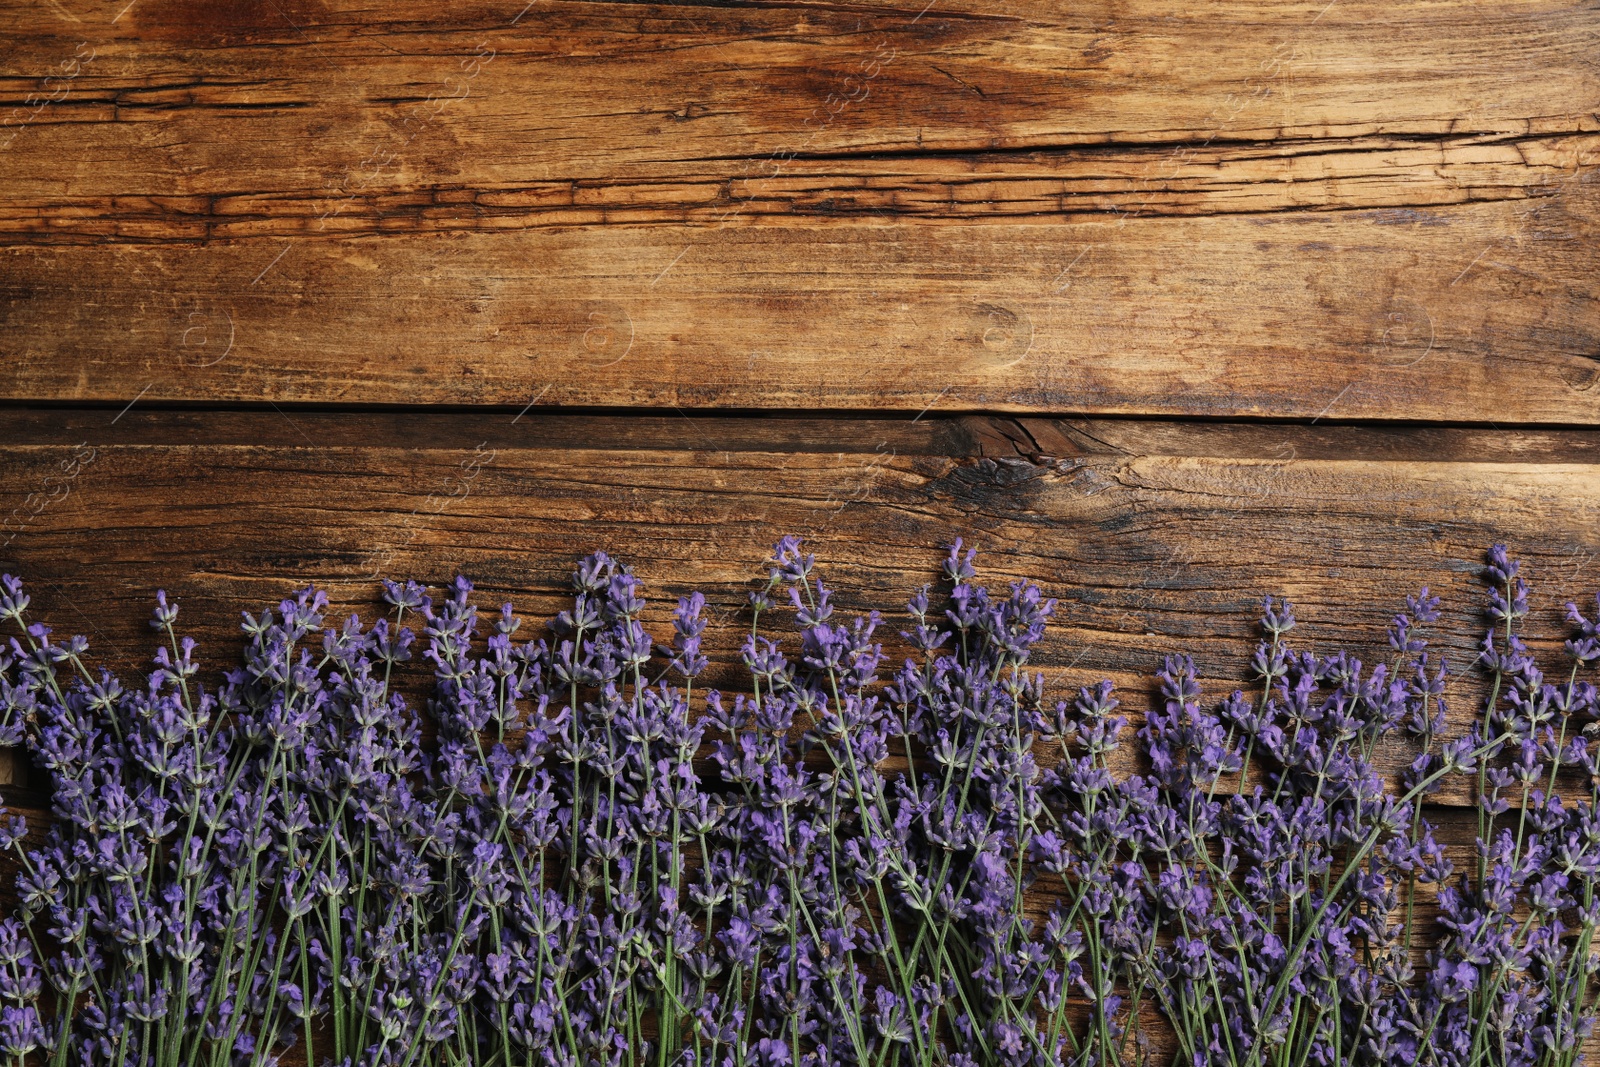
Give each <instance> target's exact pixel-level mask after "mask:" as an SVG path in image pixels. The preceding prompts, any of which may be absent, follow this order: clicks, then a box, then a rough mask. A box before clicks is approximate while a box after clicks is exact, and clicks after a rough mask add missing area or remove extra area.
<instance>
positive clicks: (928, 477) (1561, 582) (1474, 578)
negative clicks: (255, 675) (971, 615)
mask: <svg viewBox="0 0 1600 1067" xmlns="http://www.w3.org/2000/svg"><path fill="white" fill-rule="evenodd" d="M112 420H113V413H110V412H101V411H92V412H82V411H80V412H66V413H62V412H56V413H52V414H50V415H49V416H41V415H40V414H38V413H26V412H18V413H6V414H5V416H4V425H5V429H6V432H7V433H9V434H10V435H11V440H12V442H13V443H12V444H11V446H10V447H9V448H7V449H6V450H4V452H3V453H0V486H4V487H5V488H4V491H3V492H4V496H3V498H0V504H4V512H0V514H10V515H13V516H17V518H14V519H13V520H12V521H11V528H10V529H9V530H8V531H7V534H6V536H5V537H4V538H3V540H5V541H6V544H5V547H4V548H3V549H0V567H3V568H4V569H5V570H7V571H10V572H13V573H18V574H20V575H22V576H23V577H24V578H26V579H27V580H28V581H29V582H30V583H31V587H32V589H33V590H34V592H35V593H36V595H37V600H36V605H37V610H38V611H40V612H41V613H42V614H43V615H45V616H46V617H48V618H49V619H50V621H51V622H52V624H53V625H55V626H57V627H58V628H60V629H62V630H70V631H73V632H83V633H85V635H86V636H88V637H89V638H90V639H91V641H92V642H93V643H94V644H95V646H96V647H97V648H98V649H99V654H100V655H102V656H103V657H104V659H105V661H106V662H109V663H111V664H113V665H115V666H118V667H121V668H123V669H127V668H130V667H133V666H136V665H137V664H139V663H140V662H143V661H144V660H145V659H146V657H147V656H148V655H149V654H150V652H151V651H152V649H151V647H150V643H149V641H150V639H149V634H148V630H147V627H146V625H145V619H146V617H147V613H148V608H149V605H150V603H151V599H152V597H153V595H154V592H155V590H156V589H157V588H164V589H166V590H167V591H168V592H169V593H170V594H172V595H174V596H176V597H177V598H179V599H180V600H181V602H182V603H183V604H184V606H185V607H184V611H185V614H184V617H183V618H184V623H185V626H186V628H187V629H188V630H189V631H190V632H192V633H194V634H195V635H196V636H197V637H198V638H199V639H200V640H201V642H202V646H203V647H204V648H205V649H206V650H207V651H208V655H210V656H214V657H217V658H216V659H213V660H212V661H211V663H210V666H211V667H213V668H216V667H220V666H224V665H227V661H229V660H231V659H232V658H233V657H235V656H236V655H237V649H238V646H239V637H238V630H237V625H238V618H239V616H238V612H239V611H240V610H242V609H252V610H259V609H260V608H261V607H263V606H266V605H268V604H272V603H276V601H277V600H279V599H281V598H282V597H283V596H285V595H287V594H288V593H289V592H290V591H291V590H293V589H295V588H298V587H300V586H303V585H305V584H307V583H317V584H319V585H322V586H325V587H327V588H328V589H329V590H330V593H331V595H332V597H333V601H334V604H335V611H336V612H338V613H342V612H346V611H350V610H361V611H365V612H368V613H370V612H371V611H372V609H373V608H374V607H375V604H376V593H377V580H376V579H377V576H378V575H384V576H399V577H415V578H418V579H420V580H424V581H427V582H429V583H432V584H434V585H439V584H442V583H443V582H445V581H448V580H449V579H450V578H451V577H452V576H453V575H454V574H456V573H458V572H461V573H465V574H467V575H469V576H470V577H472V578H473V579H474V580H475V581H476V582H477V583H478V585H479V590H480V596H481V597H482V600H483V602H484V603H486V604H489V605H498V604H499V603H501V602H502V601H504V600H510V601H512V602H513V603H514V604H515V606H516V607H517V609H518V610H519V612H521V613H523V614H524V615H525V616H526V617H529V618H531V619H534V620H542V619H545V618H548V617H549V616H550V615H552V614H554V613H555V611H557V610H559V607H560V602H561V599H562V597H563V595H565V594H564V593H563V589H564V588H565V587H566V578H567V575H568V574H569V573H570V570H571V567H572V564H573V563H574V561H575V560H576V558H577V557H578V556H579V555H581V554H583V553H586V552H589V551H593V550H595V549H604V550H607V551H610V552H612V553H614V554H616V555H618V556H619V557H621V558H622V559H624V560H625V561H626V562H628V563H629V564H630V565H631V566H632V567H633V568H634V569H635V571H636V572H637V573H638V574H640V575H641V576H642V577H643V579H644V580H645V582H646V583H647V587H648V589H649V591H650V592H651V594H652V595H653V596H655V597H656V598H657V599H656V602H655V605H654V608H653V614H652V615H651V616H649V618H650V620H651V624H652V625H654V626H656V627H657V628H658V629H660V628H661V627H663V626H664V625H665V623H666V619H667V612H668V609H669V608H670V606H671V604H672V603H673V602H674V601H675V597H676V596H677V595H680V594H682V593H685V592H688V591H689V590H691V589H694V588H699V589H701V590H703V591H704V592H705V593H706V594H707V596H708V598H709V600H710V602H711V605H712V610H713V612H714V613H715V621H714V622H713V624H712V626H711V628H710V630H709V632H708V637H707V645H708V648H709V650H710V651H711V652H712V653H713V658H714V661H715V663H716V665H717V668H716V669H717V670H718V671H720V672H721V673H720V674H718V675H717V676H716V677H717V679H718V680H719V681H722V682H725V683H728V684H737V683H738V675H739V672H738V671H736V670H735V669H734V665H735V662H736V650H737V646H738V642H739V640H740V636H739V635H740V633H741V631H742V630H743V628H744V627H745V626H746V625H747V622H746V620H745V618H744V616H743V614H742V612H741V610H740V608H741V605H742V603H743V599H744V596H745V594H746V592H747V591H748V590H749V589H750V588H751V583H752V582H753V581H755V580H757V579H759V578H760V577H761V575H762V573H763V572H762V570H761V565H762V562H763V560H764V559H765V558H766V555H767V552H768V550H769V549H770V547H771V544H772V542H773V541H774V540H775V539H776V538H777V537H778V536H779V535H780V534H783V533H795V534H798V535H801V536H803V537H805V538H806V539H807V540H808V542H809V543H810V544H811V546H812V550H813V551H815V552H816V553H817V556H818V558H819V560H820V561H821V563H822V564H823V566H824V567H825V573H826V574H827V575H828V576H829V579H830V580H831V581H832V583H833V584H834V585H835V586H836V587H837V589H838V592H839V600H840V603H841V604H842V605H844V606H845V607H846V608H848V609H850V610H856V611H863V610H868V609H871V608H878V609H881V610H883V611H884V612H885V613H886V616H887V618H888V620H889V622H888V624H886V626H885V627H884V633H885V636H886V638H887V639H888V640H889V642H890V647H891V649H896V650H898V648H899V646H900V645H901V642H899V641H898V638H897V637H896V633H897V631H898V629H899V628H900V626H902V625H905V621H904V616H903V611H902V606H903V604H904V600H905V598H906V596H907V595H909V593H910V592H912V591H913V590H914V589H916V588H917V587H919V586H921V585H923V584H924V583H927V582H930V581H933V580H934V579H935V578H936V576H937V564H938V559H939V556H940V552H941V548H942V546H944V545H946V544H948V543H950V542H951V541H952V540H953V539H955V538H956V537H964V538H966V539H967V541H968V543H969V544H972V545H975V546H976V547H978V548H980V550H981V556H980V561H981V563H982V567H983V572H984V574H985V575H986V576H987V578H988V579H989V580H990V581H992V582H994V583H996V584H1003V583H1004V582H1007V581H1011V580H1023V579H1031V580H1034V581H1037V582H1039V583H1040V584H1041V585H1042V586H1043V587H1044V589H1045V591H1046V592H1047V594H1048V595H1050V596H1054V597H1057V598H1059V600H1060V607H1059V612H1058V616H1057V621H1056V625H1055V626H1054V627H1053V633H1052V636H1051V637H1050V638H1049V639H1048V640H1047V641H1046V642H1045V644H1044V645H1043V647H1042V649H1041V651H1040V653H1039V655H1038V657H1037V661H1036V662H1037V666H1038V667H1039V669H1041V670H1043V671H1044V672H1045V675H1046V678H1047V681H1048V682H1049V684H1050V686H1051V688H1052V689H1053V690H1055V691H1057V692H1058V693H1059V694H1060V695H1061V696H1063V697H1066V696H1070V695H1071V694H1072V692H1074V691H1075V687H1076V686H1077V685H1080V684H1087V683H1091V682H1093V681H1096V680H1098V679H1099V678H1101V677H1109V678H1112V679H1113V680H1114V681H1116V682H1117V683H1118V685H1119V687H1120V688H1122V689H1123V690H1125V693H1124V697H1125V699H1126V701H1127V704H1128V706H1129V707H1130V708H1131V709H1133V710H1134V711H1135V712H1138V710H1139V709H1140V708H1142V707H1144V706H1147V704H1148V701H1149V700H1150V699H1151V697H1152V695H1153V686H1152V683H1151V680H1150V679H1151V674H1152V672H1153V671H1154V670H1155V668H1156V667H1157V666H1159V664H1160V661H1161V657H1162V656H1163V655H1165V654H1168V653H1174V652H1187V653H1190V654H1192V655H1194V656H1195V658H1196V661H1197V664H1198V666H1199V668H1200V671H1201V674H1202V676H1203V679H1204V681H1205V684H1206V686H1207V688H1208V691H1209V692H1210V693H1212V694H1213V695H1214V696H1215V697H1216V698H1219V699H1220V697H1222V696H1224V695H1226V694H1227V693H1228V692H1229V691H1231V690H1232V689H1234V688H1236V687H1241V686H1244V687H1248V685H1249V684H1250V679H1249V675H1248V672H1247V670H1246V661H1247V659H1248V655H1249V653H1250V650H1251V647H1252V645H1251V643H1252V641H1253V640H1254V634H1255V629H1254V619H1255V616H1256V614H1257V610H1258V605H1259V602H1260V599H1261V598H1262V597H1263V596H1264V595H1267V594H1275V595H1286V596H1289V597H1290V598H1292V599H1293V601H1294V602H1295V603H1296V605H1297V606H1298V609H1299V616H1300V619H1301V621H1302V623H1303V625H1304V629H1303V630H1302V631H1297V635H1300V634H1303V640H1305V641H1306V642H1307V643H1308V644H1307V647H1309V648H1312V649H1317V650H1320V651H1328V650H1330V649H1331V648H1333V647H1336V646H1338V645H1348V646H1351V647H1352V648H1353V649H1354V650H1355V651H1357V652H1358V653H1359V654H1361V655H1363V656H1364V657H1366V658H1367V659H1368V662H1375V661H1376V660H1379V659H1383V658H1385V657H1387V655H1388V652H1387V649H1386V646H1385V645H1384V642H1383V627H1384V625H1385V624H1386V622H1387V620H1388V618H1389V616H1390V614H1392V613H1393V612H1394V611H1395V610H1398V609H1399V608H1400V607H1401V601H1402V600H1403V598H1404V596H1405V595H1406V594H1408V593H1412V592H1415V591H1416V590H1417V589H1418V588H1420V587H1421V586H1423V585H1427V586H1430V587H1431V588H1432V589H1433V590H1434V591H1435V592H1436V593H1439V594H1441V595H1442V596H1443V597H1444V599H1445V614H1444V617H1443V620H1442V621H1441V622H1440V623H1439V624H1438V626H1437V627H1436V628H1435V630H1436V636H1437V638H1438V642H1439V647H1440V648H1441V649H1442V650H1443V651H1444V652H1446V653H1447V655H1448V656H1449V658H1450V660H1451V662H1452V664H1453V666H1454V668H1455V673H1456V674H1457V675H1458V677H1457V678H1456V679H1455V680H1454V681H1453V683H1452V689H1451V696H1452V699H1453V702H1454V703H1453V725H1454V727H1455V728H1458V729H1459V728H1461V727H1462V726H1464V724H1465V722H1466V721H1467V720H1468V718H1469V717H1471V716H1473V715H1475V714H1476V713H1477V712H1476V701H1477V700H1478V698H1479V696H1480V688H1479V685H1478V682H1479V678H1478V676H1477V675H1476V673H1475V672H1474V671H1473V670H1472V669H1471V664H1472V661H1473V659H1474V658H1475V647H1474V646H1475V644H1476V642H1477V640H1478V637H1479V636H1480V635H1481V632H1482V629H1483V627H1484V625H1485V617H1484V615H1483V610H1482V609H1483V594H1484V588H1483V586H1482V585H1481V581H1480V574H1481V572H1482V563H1483V559H1484V552H1485V550H1486V549H1487V547H1488V546H1489V545H1490V544H1491V543H1493V542H1495V541H1505V542H1507V543H1509V544H1511V545H1512V546H1513V547H1514V549H1515V550H1516V551H1517V552H1518V553H1520V554H1521V555H1522V556H1523V557H1525V558H1526V559H1527V561H1528V563H1527V566H1528V573H1529V576H1530V577H1531V578H1532V579H1533V580H1534V582H1535V583H1536V591H1535V596H1534V608H1535V610H1534V614H1533V616H1532V618H1531V620H1530V622H1531V629H1532V632H1533V633H1534V634H1535V635H1537V636H1540V637H1541V638H1542V640H1541V641H1540V642H1539V643H1538V644H1537V646H1536V647H1538V648H1540V649H1541V650H1542V651H1543V652H1544V653H1546V654H1547V655H1553V654H1555V653H1556V651H1557V649H1556V648H1555V642H1556V640H1557V639H1559V638H1560V637H1562V636H1564V635H1565V633H1566V630H1565V626H1564V624H1563V623H1562V621H1561V614H1562V605H1563V604H1564V603H1565V601H1566V600H1569V599H1585V600H1590V602H1591V603H1592V599H1591V598H1592V596H1593V590H1594V588H1595V587H1597V586H1600V521H1597V520H1600V437H1597V436H1596V435H1595V434H1593V433H1591V432H1585V431H1564V432H1560V431H1547V432H1543V433H1528V434H1497V435H1491V434H1489V433H1487V432H1477V431H1446V430H1431V431H1408V430H1398V429H1388V430H1386V429H1365V428H1360V427H1316V428H1309V429H1302V428H1297V427H1230V426H1217V427H1208V426H1194V425H1184V424H1160V423H1156V424H1152V423H1129V422H1123V421H1119V420H1080V421H1075V422H1061V421H1055V420H1027V421H1026V422H1017V421H1014V420H1006V419H959V420H948V421H947V420H943V419H935V418H927V419H923V420H921V421H918V422H910V421H908V420H899V421H890V420H875V421H856V422H842V423H841V422H834V421H817V420H773V419H767V420H729V419H704V418H687V417H677V416H674V417H672V418H666V419H597V418H591V419H583V418H571V417H569V418H549V417H543V416H536V415H527V416H524V417H522V418H520V419H517V420H515V421H513V419H512V417H511V416H484V415H433V416H428V415H417V414H407V415H394V416H389V415H373V416H349V415H329V414H319V413H313V412H293V413H289V412H251V413H225V414H211V415H198V414H192V413H189V414H185V413H179V414H177V415H169V414H167V413H163V412H145V413H141V412H139V411H138V410H137V409H135V410H134V411H132V412H128V413H126V414H124V415H122V416H120V417H118V418H116V420H115V423H114V424H113V422H112ZM63 464H67V465H68V466H67V467H65V468H64V467H63ZM68 471H71V472H73V473H68ZM25 494H33V496H32V498H31V499H29V498H28V497H27V496H26V495H25ZM14 509H20V510H14ZM33 509H36V510H37V513H36V514H30V512H31V511H32V510H33ZM23 519H26V520H27V521H22V520H23ZM335 617H337V615H335ZM1553 664H1554V661H1552V669H1554V667H1553ZM1408 759H1409V756H1408V754H1407V751H1406V749H1405V748H1404V746H1403V745H1398V744H1397V745H1395V746H1394V747H1393V748H1392V750H1390V751H1387V752H1385V753H1384V754H1383V760H1384V762H1385V766H1387V767H1388V768H1390V769H1391V770H1393V769H1397V768H1398V767H1399V766H1400V765H1401V764H1402V763H1403V762H1404V761H1406V760H1408ZM1444 799H1445V800H1447V801H1449V802H1452V803H1461V802H1465V801H1466V800H1467V799H1469V798H1468V796H1467V794H1466V793H1465V791H1464V790H1461V789H1457V790H1456V791H1455V792H1454V793H1451V794H1447V795H1446V797H1445V798H1444Z"/></svg>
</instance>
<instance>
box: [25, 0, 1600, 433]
mask: <svg viewBox="0 0 1600 1067" xmlns="http://www.w3.org/2000/svg"><path fill="white" fill-rule="evenodd" d="M440 11H441V9H439V8H438V7H437V5H425V4H420V3H401V4H394V5H385V6H383V7H382V8H381V9H374V8H371V7H370V6H363V7H356V6H354V5H349V6H345V5H340V4H324V3H317V2H315V0H296V2H293V3H284V4H265V5H250V4H245V5H223V6H218V5H214V4H206V3H194V2H191V0H137V2H135V3H134V4H132V5H131V6H129V5H126V4H125V3H108V4H100V5H88V4H82V5H78V6H74V5H73V4H72V3H70V2H68V0H40V2H35V3H25V4H20V5H13V6H10V7H8V8H7V9H6V10H5V11H4V12H0V32H4V34H5V36H6V38H7V39H8V41H9V42H10V43H11V45H12V48H11V50H10V51H9V53H8V54H7V56H6V57H5V58H4V59H3V60H0V63H3V66H0V104H4V103H5V102H6V100H7V99H9V100H10V102H11V103H10V110H5V111H4V115H5V116H6V117H4V118H0V143H3V144H4V146H5V147H4V149H3V150H0V353H3V355H4V357H5V358H4V360H3V361H0V396H8V397H11V398H13V399H28V400H47V401H75V402H82V401H100V402H108V403H109V402H123V403H125V402H127V401H129V400H131V399H133V398H135V397H144V398H145V399H147V400H152V401H154V400H165V401H173V402H194V403H203V402H212V401H240V400H244V401H260V400H271V401H274V402H283V401H295V402H301V401H304V402H324V403H329V402H332V403H344V404H447V405H469V404H470V405H494V406H499V407H504V408H507V409H509V410H512V411H515V410H520V409H521V407H522V406H523V405H525V404H527V403H529V402H530V401H533V400H535V399H537V400H539V402H541V403H543V404H545V405H569V406H570V405H591V406H640V405H643V406H652V407H657V408H662V409H667V408H670V407H673V406H676V407H680V408H685V409H690V408H745V409H780V410H793V409H796V408H811V409H819V408H820V409H828V410H847V409H854V410H863V411H866V410H885V411H899V412H909V413H916V412H920V411H923V410H925V409H928V408H929V407H930V406H931V407H933V408H934V409H936V410H939V411H945V412H952V411H955V412H959V411H969V412H977V411H995V410H1004V411H1014V412H1018V413H1041V412H1043V413H1051V412H1054V413H1062V412H1084V413H1101V414H1106V413H1120V414H1163V415H1169V414H1170V415H1204V416H1240V415H1245V416H1263V415H1265V416H1283V417H1297V418H1305V419H1310V418H1363V419H1366V418H1370V419H1411V420H1419V419H1420V420H1427V419H1433V420H1440V419H1443V420H1451V421H1458V422H1459V421H1470V422H1477V423H1481V424H1485V425H1487V424H1491V423H1493V424H1499V425H1506V424H1515V423H1523V424H1532V423H1542V424H1570V425H1594V424H1595V423H1596V419H1597V416H1600V363H1597V361H1596V359H1595V356H1596V354H1597V353H1600V310H1597V307H1596V302H1595V298H1594V285H1593V278H1594V276H1595V273H1596V271H1595V268H1596V266H1597V259H1600V254H1597V251H1596V250H1597V249H1600V227H1597V226H1596V218H1597V197H1600V194H1597V192H1596V186H1595V183H1594V180H1593V179H1594V175H1595V173H1596V171H1595V162H1596V157H1597V142H1596V137H1597V134H1600V119H1597V118H1596V115H1597V114H1600V76H1597V75H1596V73H1595V69H1594V67H1593V64H1592V63H1591V62H1590V59H1591V58H1592V55H1593V52H1594V48H1595V45H1596V42H1597V39H1600V14H1597V13H1596V12H1595V11H1594V10H1593V9H1592V8H1590V7H1587V6H1583V5H1570V4H1558V3H1550V2H1543V0H1541V2H1532V3H1514V4H1502V5H1492V6H1485V5H1481V4H1475V3H1469V2H1466V0H1455V2H1445V3H1439V4H1430V5H1425V6H1417V5H1410V6H1401V7H1395V6H1394V5H1385V4H1378V3H1361V2H1357V3H1339V4H1331V5H1330V4H1323V3H1311V4H1304V5H1302V4H1274V5H1261V4H1248V5H1247V4H1223V5H1205V7H1204V8H1203V9H1200V8H1196V9H1194V10H1192V11H1185V10H1180V9H1177V8H1176V7H1174V6H1173V5H1170V4H1168V5H1160V4H1151V3H1136V4H1115V5H1110V4H1090V5H1088V6H1081V5H1077V6H1071V7H1070V8H1061V7H1060V6H1059V5H1044V4H1039V3H1035V2H1008V3H1001V4H999V5H992V4H988V5H975V4H974V3H973V2H972V0H959V2H957V0H950V2H948V3H946V2H935V3H934V4H932V5H929V6H926V7H923V6H922V5H920V4H917V5H906V6H890V5H882V4H827V3H772V4H766V3H762V4H750V5H743V4H741V5H727V6H724V5H681V6H680V5H670V6H669V5H648V4H632V3H567V2H560V0H539V2H537V3H535V4H533V5H531V6H525V5H524V4H522V3H515V2H514V3H511V4H507V5H497V4H483V3H474V4H470V5H452V6H451V7H450V8H449V13H448V14H447V15H445V14H441V13H440ZM1376 42H1381V46H1380V45H1378V44H1376ZM0 110H3V109H0Z"/></svg>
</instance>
